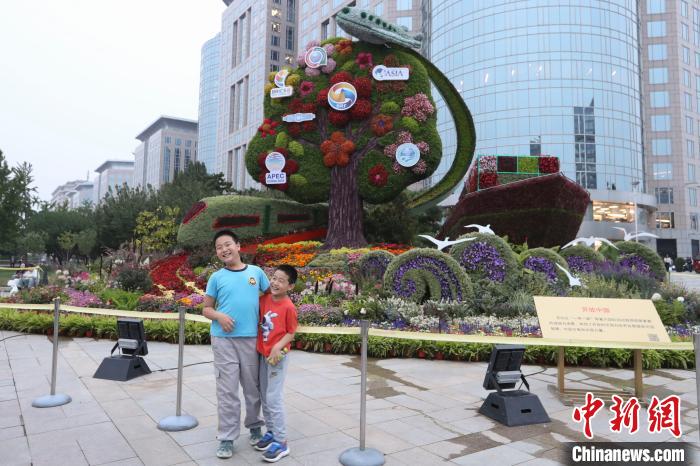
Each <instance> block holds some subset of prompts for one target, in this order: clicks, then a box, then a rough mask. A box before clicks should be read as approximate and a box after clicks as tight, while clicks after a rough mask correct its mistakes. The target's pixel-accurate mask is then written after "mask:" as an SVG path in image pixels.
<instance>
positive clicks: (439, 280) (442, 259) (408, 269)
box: [384, 248, 473, 302]
mask: <svg viewBox="0 0 700 466" xmlns="http://www.w3.org/2000/svg"><path fill="white" fill-rule="evenodd" d="M384 289H385V290H386V291H388V292H389V293H391V294H393V295H394V296H398V297H400V298H404V299H407V300H411V301H415V302H422V301H425V300H427V299H433V300H436V301H440V300H448V301H460V302H465V301H470V300H471V299H472V294H473V292H472V286H471V281H470V280H469V277H468V276H467V274H466V273H465V272H464V270H462V267H460V265H459V263H458V262H457V261H456V260H454V259H453V258H452V257H450V256H449V255H447V254H445V253H443V252H440V251H437V250H435V249H427V248H417V249H411V250H410V251H407V252H405V253H403V254H401V255H400V256H397V257H396V258H394V260H392V261H391V263H390V264H389V267H387V269H386V272H385V273H384Z"/></svg>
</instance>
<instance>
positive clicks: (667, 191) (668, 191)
mask: <svg viewBox="0 0 700 466" xmlns="http://www.w3.org/2000/svg"><path fill="white" fill-rule="evenodd" d="M654 192H655V193H656V203H657V204H673V188H654Z"/></svg>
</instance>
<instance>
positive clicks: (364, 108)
mask: <svg viewBox="0 0 700 466" xmlns="http://www.w3.org/2000/svg"><path fill="white" fill-rule="evenodd" d="M371 114H372V102H370V101H369V100H367V99H357V102H355V105H353V106H352V108H351V109H350V116H352V118H353V120H364V119H365V118H369V116H370V115H371Z"/></svg>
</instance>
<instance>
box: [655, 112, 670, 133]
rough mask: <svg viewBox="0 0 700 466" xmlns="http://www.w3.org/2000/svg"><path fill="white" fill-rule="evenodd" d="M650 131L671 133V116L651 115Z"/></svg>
mask: <svg viewBox="0 0 700 466" xmlns="http://www.w3.org/2000/svg"><path fill="white" fill-rule="evenodd" d="M651 130H652V131H671V115H652V116H651Z"/></svg>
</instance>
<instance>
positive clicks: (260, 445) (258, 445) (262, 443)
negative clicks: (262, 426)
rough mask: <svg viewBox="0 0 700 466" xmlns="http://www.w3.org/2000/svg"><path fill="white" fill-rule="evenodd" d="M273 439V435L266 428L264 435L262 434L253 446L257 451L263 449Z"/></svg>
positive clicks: (265, 448)
mask: <svg viewBox="0 0 700 466" xmlns="http://www.w3.org/2000/svg"><path fill="white" fill-rule="evenodd" d="M274 441H275V437H274V435H273V434H272V432H270V431H269V430H268V431H267V432H265V435H263V437H262V438H261V439H260V441H259V442H258V443H256V444H255V445H253V448H255V449H256V450H258V451H265V450H267V448H268V447H269V446H270V445H271V444H272V443H273V442H274Z"/></svg>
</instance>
